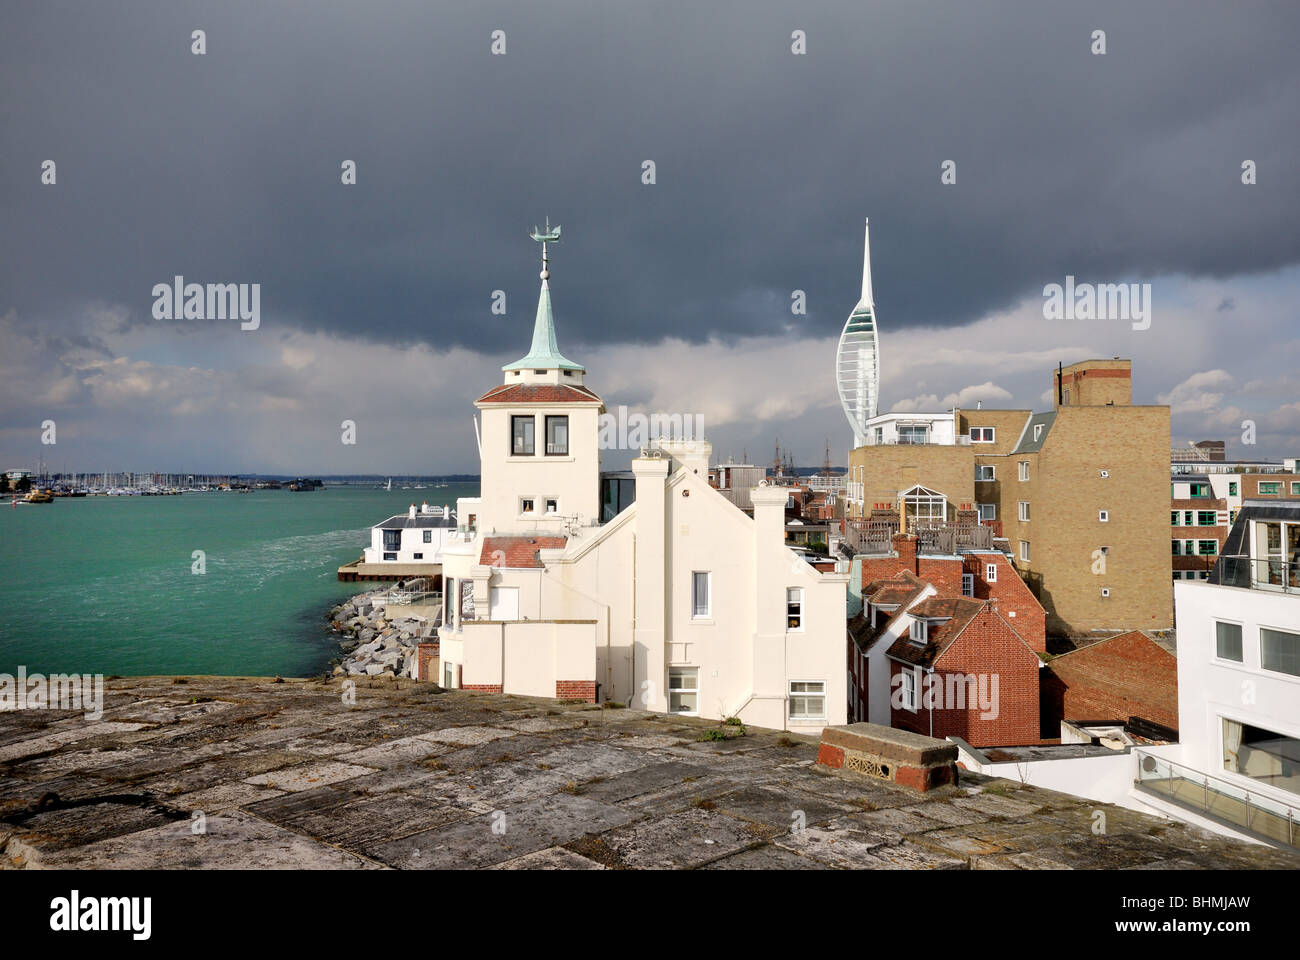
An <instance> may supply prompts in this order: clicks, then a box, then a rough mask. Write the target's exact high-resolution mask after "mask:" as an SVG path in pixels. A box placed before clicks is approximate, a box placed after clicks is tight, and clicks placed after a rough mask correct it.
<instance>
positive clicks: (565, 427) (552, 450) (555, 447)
mask: <svg viewBox="0 0 1300 960" xmlns="http://www.w3.org/2000/svg"><path fill="white" fill-rule="evenodd" d="M546 455H547V456H548V457H566V456H568V455H569V418H568V417H567V416H561V417H547V418H546Z"/></svg>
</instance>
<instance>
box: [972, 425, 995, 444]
mask: <svg viewBox="0 0 1300 960" xmlns="http://www.w3.org/2000/svg"><path fill="white" fill-rule="evenodd" d="M970 442H971V443H992V442H993V428H992V427H971V428H970Z"/></svg>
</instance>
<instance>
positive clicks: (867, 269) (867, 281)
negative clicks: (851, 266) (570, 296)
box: [543, 217, 876, 307]
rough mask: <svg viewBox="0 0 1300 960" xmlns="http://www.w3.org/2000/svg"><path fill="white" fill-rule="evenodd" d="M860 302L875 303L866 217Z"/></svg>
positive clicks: (868, 226) (867, 219) (863, 231)
mask: <svg viewBox="0 0 1300 960" xmlns="http://www.w3.org/2000/svg"><path fill="white" fill-rule="evenodd" d="M543 249H545V247H543ZM862 302H863V303H864V304H866V305H867V306H868V307H874V306H875V305H876V301H875V300H874V299H873V298H872V296H871V218H870V217H867V218H866V221H865V222H864V223H863V226H862Z"/></svg>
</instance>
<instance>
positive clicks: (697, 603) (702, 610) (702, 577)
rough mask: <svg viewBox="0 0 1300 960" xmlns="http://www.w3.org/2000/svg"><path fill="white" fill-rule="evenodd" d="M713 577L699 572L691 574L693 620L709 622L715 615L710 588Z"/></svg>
mask: <svg viewBox="0 0 1300 960" xmlns="http://www.w3.org/2000/svg"><path fill="white" fill-rule="evenodd" d="M711 580H712V575H711V574H709V573H708V572H705V571H700V570H697V571H695V572H694V573H692V574H691V618H692V619H695V620H707V619H708V618H709V617H711V616H712V615H713V597H712V592H713V591H712V590H711V589H710V587H711V586H712V584H711V583H710V581H711Z"/></svg>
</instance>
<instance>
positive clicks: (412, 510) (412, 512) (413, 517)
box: [410, 504, 415, 520]
mask: <svg viewBox="0 0 1300 960" xmlns="http://www.w3.org/2000/svg"><path fill="white" fill-rule="evenodd" d="M410 517H411V519H412V520H414V519H415V504H411V513H410Z"/></svg>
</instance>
